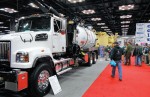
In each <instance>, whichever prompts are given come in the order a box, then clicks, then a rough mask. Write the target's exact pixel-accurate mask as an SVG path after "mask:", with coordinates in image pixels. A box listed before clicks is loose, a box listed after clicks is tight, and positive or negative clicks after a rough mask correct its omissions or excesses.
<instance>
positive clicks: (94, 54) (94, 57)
mask: <svg viewBox="0 0 150 97" xmlns="http://www.w3.org/2000/svg"><path fill="white" fill-rule="evenodd" d="M92 55H93V56H92V57H93V64H96V61H97V57H96V53H95V52H94V53H93V54H92Z"/></svg>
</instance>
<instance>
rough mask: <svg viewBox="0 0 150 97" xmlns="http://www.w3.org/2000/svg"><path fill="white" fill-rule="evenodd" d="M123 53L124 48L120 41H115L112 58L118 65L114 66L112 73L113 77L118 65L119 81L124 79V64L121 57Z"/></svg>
mask: <svg viewBox="0 0 150 97" xmlns="http://www.w3.org/2000/svg"><path fill="white" fill-rule="evenodd" d="M122 54H123V50H122V49H121V48H120V47H119V44H118V42H114V48H113V49H112V55H111V60H114V61H115V62H116V66H112V75H111V77H112V78H114V77H115V71H116V67H118V72H119V81H122V66H121V57H122Z"/></svg>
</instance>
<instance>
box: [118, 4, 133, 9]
mask: <svg viewBox="0 0 150 97" xmlns="http://www.w3.org/2000/svg"><path fill="white" fill-rule="evenodd" d="M131 9H134V4H129V5H122V6H119V10H131Z"/></svg>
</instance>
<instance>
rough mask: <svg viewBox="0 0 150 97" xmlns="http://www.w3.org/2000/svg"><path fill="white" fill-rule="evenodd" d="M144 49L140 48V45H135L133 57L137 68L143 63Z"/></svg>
mask: <svg viewBox="0 0 150 97" xmlns="http://www.w3.org/2000/svg"><path fill="white" fill-rule="evenodd" d="M142 54H143V53H142V47H140V46H139V45H138V44H136V45H135V48H134V51H133V55H132V56H135V66H141V63H142Z"/></svg>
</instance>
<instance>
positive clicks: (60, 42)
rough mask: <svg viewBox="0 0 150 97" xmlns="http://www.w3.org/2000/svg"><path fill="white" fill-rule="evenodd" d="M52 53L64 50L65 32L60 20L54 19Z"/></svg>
mask: <svg viewBox="0 0 150 97" xmlns="http://www.w3.org/2000/svg"><path fill="white" fill-rule="evenodd" d="M53 22H54V31H53V40H52V41H53V53H58V52H65V51H66V33H65V32H64V31H63V29H62V20H57V19H54V21H53Z"/></svg>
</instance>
